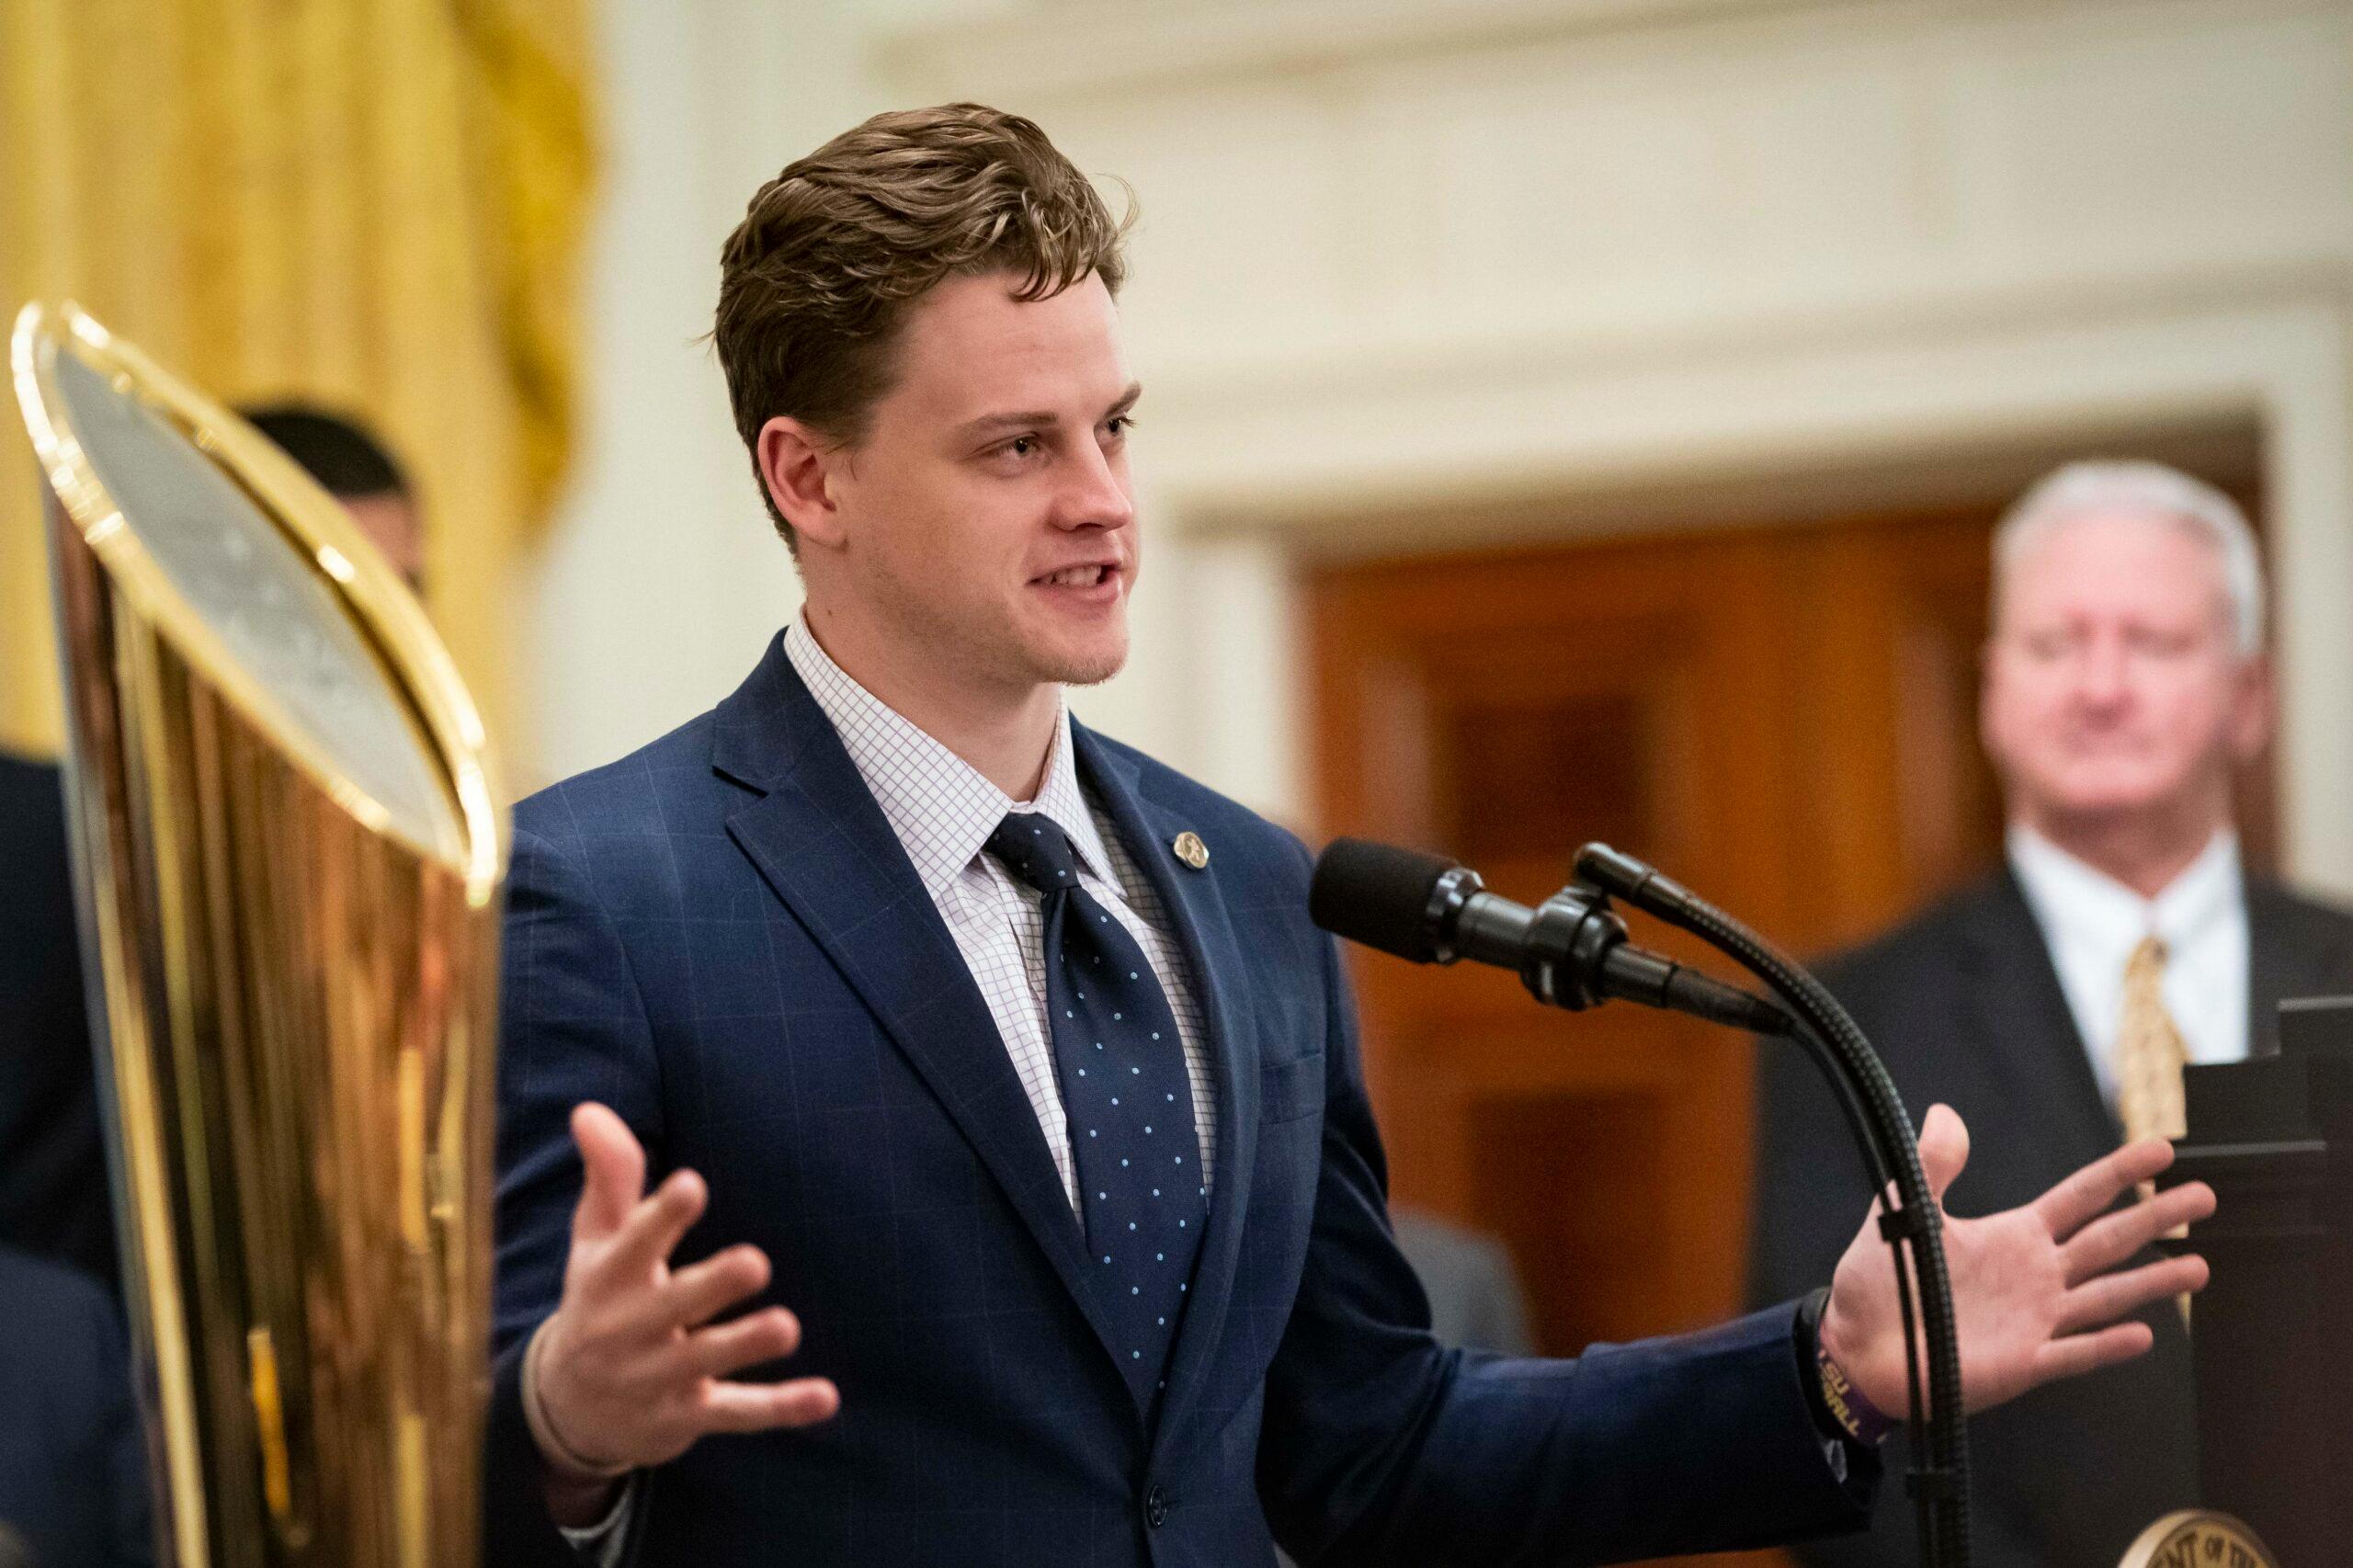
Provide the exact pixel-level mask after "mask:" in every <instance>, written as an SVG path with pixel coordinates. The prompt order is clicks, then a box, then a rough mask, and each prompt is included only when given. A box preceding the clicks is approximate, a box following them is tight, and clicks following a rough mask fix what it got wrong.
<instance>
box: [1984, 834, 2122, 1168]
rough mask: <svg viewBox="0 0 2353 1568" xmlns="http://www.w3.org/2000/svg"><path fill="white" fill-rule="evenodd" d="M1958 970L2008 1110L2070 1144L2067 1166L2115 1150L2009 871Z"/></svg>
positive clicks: (2101, 1101) (2046, 951)
mask: <svg viewBox="0 0 2353 1568" xmlns="http://www.w3.org/2000/svg"><path fill="white" fill-rule="evenodd" d="M1962 962H1963V963H1964V964H1965V965H1966V966H1967V969H1968V971H1969V994H1970V1002H1971V1006H1972V1008H1973V1009H1974V1011H1975V1012H1976V1014H1977V1030H1976V1036H1975V1038H1976V1039H1978V1040H1982V1041H1983V1042H1984V1057H1985V1060H1986V1062H1987V1064H1988V1066H1989V1069H1990V1071H1991V1072H1992V1074H1994V1076H1995V1077H1996V1078H1997V1079H1998V1080H1999V1081H2000V1083H2001V1085H2002V1087H2003V1089H2004V1090H2005V1091H2006V1093H2005V1096H2004V1097H2005V1098H2006V1101H2007V1102H2008V1103H2009V1104H2010V1105H2012V1106H2015V1107H2017V1108H2018V1114H2020V1115H2021V1116H2026V1117H2033V1118H2036V1119H2040V1120H2041V1121H2042V1122H2043V1123H2044V1124H2045V1125H2046V1126H2047V1127H2049V1128H2050V1129H2051V1130H2052V1131H2053V1132H2056V1133H2059V1134H2061V1135H2063V1137H2064V1138H2065V1139H2066V1142H2064V1143H2063V1144H2061V1145H2059V1148H2060V1149H2061V1150H2062V1152H2063V1156H2064V1159H2065V1163H2066V1164H2068V1165H2082V1164H2083V1163H2084V1162H2085V1161H2086V1160H2091V1159H2097V1157H2099V1156H2100V1155H2101V1154H2104V1153H2108V1151H2109V1150H2110V1149H2113V1148H2114V1147H2116V1144H2117V1140H2118V1139H2119V1137H2120V1132H2119V1131H2118V1130H2117V1124H2116V1118H2115V1116H2114V1115H2113V1114H2112V1113H2111V1112H2110V1111H2109V1108H2108V1102H2107V1100H2106V1099H2105V1098H2104V1097H2103V1096H2101V1094H2100V1090H2099V1080H2098V1079H2097V1077H2096V1076H2094V1075H2093V1073H2092V1064H2091V1058H2090V1056H2089V1055H2088V1054H2087V1052H2086V1048H2085V1045H2084V1040H2083V1036H2082V1034H2081V1033H2080V1032H2078V1031H2077V1029H2076V1028H2075V1010H2074V1009H2073V1008H2071V1007H2069V1006H2067V994H2066V993H2065V992H2064V991H2063V990H2062V989H2061V987H2060V984H2059V971H2058V969H2057V968H2056V966H2054V965H2053V964H2052V961H2051V948H2050V944H2049V943H2048V942H2046V941H2045V940H2044V939H2043V934H2042V928H2041V927H2040V926H2038V925H2036V924H2035V919H2034V913H2033V911H2032V910H2031V909H2029V907H2028V906H2027V902H2026V895H2025V894H2024V893H2023V892H2020V891H2019V890H2018V881H2017V879H2016V878H2015V877H2014V876H2013V875H2012V874H2011V873H2010V871H2009V870H2008V869H2007V868H2005V869H2003V870H2002V872H2001V873H2000V875H1999V876H1998V878H1997V879H1996V880H1995V884H1994V886H1993V887H1992V888H1991V889H1990V890H1989V891H1988V894H1987V897H1986V898H1985V900H1984V903H1982V904H1981V905H1980V906H1979V907H1978V908H1977V909H1976V910H1975V911H1974V912H1973V914H1972V919H1971V921H1970V923H1969V926H1968V928H1967V931H1966V937H1965V948H1964V951H1963V954H1962Z"/></svg>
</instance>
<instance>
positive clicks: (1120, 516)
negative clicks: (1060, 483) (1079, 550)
mask: <svg viewBox="0 0 2353 1568" xmlns="http://www.w3.org/2000/svg"><path fill="white" fill-rule="evenodd" d="M1064 472H1066V473H1067V474H1068V476H1069V483H1067V484H1066V485H1065V486H1064V487H1063V492H1062V494H1061V495H1060V496H1058V497H1057V498H1056V506H1055V517H1054V521H1055V523H1056V524H1057V525H1058V526H1060V527H1062V528H1126V527H1127V526H1128V525H1129V524H1131V523H1132V522H1134V521H1135V519H1136V507H1135V501H1134V499H1133V498H1132V497H1131V495H1130V494H1128V484H1127V479H1126V477H1125V476H1124V475H1123V474H1122V473H1121V472H1120V471H1119V470H1118V469H1116V468H1114V467H1113V466H1112V462H1111V459H1110V456H1109V454H1108V453H1107V452H1105V451H1104V450H1103V449H1101V448H1100V447H1097V445H1095V444H1094V443H1093V442H1091V441H1090V442H1088V443H1086V445H1085V446H1084V447H1082V448H1081V449H1080V452H1079V457H1078V460H1077V461H1076V462H1075V463H1073V464H1072V465H1071V466H1070V467H1069V468H1068V469H1067V470H1065V471H1064Z"/></svg>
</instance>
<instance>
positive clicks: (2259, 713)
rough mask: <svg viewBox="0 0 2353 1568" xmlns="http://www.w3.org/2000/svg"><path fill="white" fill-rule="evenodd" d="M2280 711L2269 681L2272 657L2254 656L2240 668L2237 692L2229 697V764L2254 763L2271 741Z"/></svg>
mask: <svg viewBox="0 0 2353 1568" xmlns="http://www.w3.org/2000/svg"><path fill="white" fill-rule="evenodd" d="M2278 716H2279V685H2278V683H2277V682H2276V681H2275V680H2274V679H2273V678H2272V670H2271V657H2270V655H2269V654H2268V653H2257V654H2256V655H2255V656H2254V657H2253V658H2251V659H2248V660H2247V661H2246V662H2245V664H2244V665H2241V666H2240V668H2239V676H2238V689H2237V690H2236V691H2234V692H2233V693H2232V694H2231V731H2230V739H2231V760H2232V761H2233V762H2236V763H2241V764H2244V763H2248V762H2252V761H2254V760H2255V757H2256V754H2257V753H2259V752H2261V751H2262V750H2263V748H2264V745H2265V744H2266V743H2268V741H2269V740H2270V739H2271V726H2272V724H2273V723H2274V722H2276V721H2277V719H2278Z"/></svg>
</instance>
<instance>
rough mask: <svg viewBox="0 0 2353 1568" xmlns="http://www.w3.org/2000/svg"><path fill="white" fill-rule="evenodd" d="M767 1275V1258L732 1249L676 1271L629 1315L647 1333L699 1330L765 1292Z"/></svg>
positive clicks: (745, 1249)
mask: <svg viewBox="0 0 2353 1568" xmlns="http://www.w3.org/2000/svg"><path fill="white" fill-rule="evenodd" d="M768 1275H769V1268H768V1256H767V1254H766V1253H764V1252H762V1251H761V1250H760V1249H759V1248H757V1247H756V1246H753V1245H751V1244H748V1243H747V1244H741V1245H737V1246H732V1247H729V1248H728V1249H727V1250H726V1251H724V1252H717V1253H713V1254H711V1256H709V1257H706V1258H704V1259H703V1260H702V1261H701V1262H700V1263H698V1264H695V1265H693V1266H692V1267H687V1268H681V1269H679V1270H678V1271H677V1272H676V1273H675V1274H673V1275H672V1276H670V1278H669V1279H668V1280H667V1281H665V1283H664V1284H663V1286H662V1289H661V1290H659V1291H657V1292H656V1293H654V1295H653V1296H650V1297H648V1298H647V1299H646V1301H645V1302H644V1304H643V1307H642V1309H637V1308H632V1310H631V1314H630V1315H631V1318H633V1319H636V1320H638V1321H637V1322H636V1324H635V1325H634V1326H636V1327H638V1328H640V1329H643V1330H645V1331H647V1332H650V1333H668V1332H669V1331H671V1330H673V1329H680V1328H688V1329H690V1328H695V1327H699V1325H701V1324H706V1323H709V1322H710V1320H711V1319H712V1318H714V1317H716V1316H718V1315H719V1314H720V1313H721V1312H725V1311H726V1310H727V1309H728V1308H730V1307H732V1306H733V1305H734V1304H735V1303H736V1302H738V1301H743V1300H744V1299H745V1298H746V1297H749V1296H756V1295H757V1294H759V1293H760V1292H761V1291H762V1290H767V1285H768Z"/></svg>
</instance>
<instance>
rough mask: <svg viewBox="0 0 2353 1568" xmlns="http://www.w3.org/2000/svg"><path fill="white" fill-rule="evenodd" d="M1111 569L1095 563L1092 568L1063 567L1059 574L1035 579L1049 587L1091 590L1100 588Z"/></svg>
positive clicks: (1050, 573)
mask: <svg viewBox="0 0 2353 1568" xmlns="http://www.w3.org/2000/svg"><path fill="white" fill-rule="evenodd" d="M1111 572H1112V568H1110V567H1109V566H1107V565H1104V564H1103V563H1102V562H1097V563H1096V564H1094V565H1092V566H1065V567H1063V569H1062V570H1061V571H1059V572H1049V573H1047V574H1045V575H1044V576H1042V577H1040V578H1039V579H1037V580H1038V581H1039V582H1040V583H1044V584H1046V585H1049V586H1051V587H1057V588H1093V587H1097V586H1100V585H1102V584H1103V583H1104V582H1105V581H1106V580H1107V579H1108V578H1109V577H1110V575H1111Z"/></svg>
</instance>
